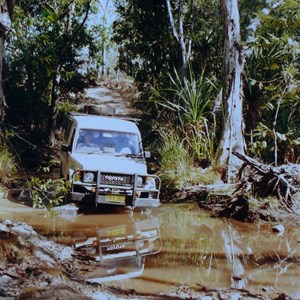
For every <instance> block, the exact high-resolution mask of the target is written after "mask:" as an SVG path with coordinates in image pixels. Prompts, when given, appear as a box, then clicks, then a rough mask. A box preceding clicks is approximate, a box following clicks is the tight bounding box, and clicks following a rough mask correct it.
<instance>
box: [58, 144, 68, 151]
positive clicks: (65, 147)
mask: <svg viewBox="0 0 300 300" xmlns="http://www.w3.org/2000/svg"><path fill="white" fill-rule="evenodd" d="M60 149H61V151H62V152H68V151H69V150H70V147H69V145H67V144H62V145H61V148H60Z"/></svg>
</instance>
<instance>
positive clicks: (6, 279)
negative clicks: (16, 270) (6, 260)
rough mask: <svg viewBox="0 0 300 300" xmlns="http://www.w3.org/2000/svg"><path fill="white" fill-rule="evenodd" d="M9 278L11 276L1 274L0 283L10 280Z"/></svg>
mask: <svg viewBox="0 0 300 300" xmlns="http://www.w3.org/2000/svg"><path fill="white" fill-rule="evenodd" d="M11 279H12V278H11V277H10V276H7V275H3V276H1V277H0V285H2V284H6V283H8V282H9V281H11Z"/></svg>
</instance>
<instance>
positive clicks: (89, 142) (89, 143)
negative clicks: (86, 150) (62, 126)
mask: <svg viewBox="0 0 300 300" xmlns="http://www.w3.org/2000/svg"><path fill="white" fill-rule="evenodd" d="M83 147H91V148H95V147H98V146H97V145H96V144H95V142H94V138H93V134H92V132H89V131H86V132H85V134H84V136H83V138H82V139H79V140H78V144H77V147H76V148H77V149H80V148H83Z"/></svg>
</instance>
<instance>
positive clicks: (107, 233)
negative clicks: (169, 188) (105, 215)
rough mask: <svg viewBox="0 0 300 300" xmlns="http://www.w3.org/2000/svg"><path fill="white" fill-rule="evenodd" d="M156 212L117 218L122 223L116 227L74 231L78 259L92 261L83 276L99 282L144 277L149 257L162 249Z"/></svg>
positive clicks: (134, 213) (136, 211)
mask: <svg viewBox="0 0 300 300" xmlns="http://www.w3.org/2000/svg"><path fill="white" fill-rule="evenodd" d="M154 212H155V209H154V210H153V209H151V210H150V209H146V210H137V209H134V210H133V211H132V212H129V213H128V214H127V216H128V219H125V220H124V218H116V219H119V222H118V224H114V226H108V227H103V224H99V226H96V227H94V228H86V229H85V230H81V231H79V232H77V233H76V232H74V233H73V234H74V248H75V251H76V253H77V256H78V257H80V258H82V259H86V260H88V261H89V264H88V268H87V269H85V270H82V271H81V272H80V273H81V275H82V276H84V277H85V279H86V280H87V281H90V282H98V283H99V282H106V281H112V280H123V279H127V278H133V277H138V276H141V275H142V274H143V271H144V265H145V257H146V256H147V255H151V254H156V253H158V252H159V251H160V250H161V239H160V229H159V219H158V217H157V215H156V216H155V215H154ZM156 212H157V210H156ZM123 216H124V215H123Z"/></svg>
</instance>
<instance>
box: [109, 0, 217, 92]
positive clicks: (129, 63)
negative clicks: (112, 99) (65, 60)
mask: <svg viewBox="0 0 300 300" xmlns="http://www.w3.org/2000/svg"><path fill="white" fill-rule="evenodd" d="M115 5H116V11H117V13H118V15H119V18H118V19H117V20H116V21H115V22H114V27H113V30H114V41H115V42H116V43H117V44H118V45H120V46H121V47H120V48H119V58H118V59H119V61H118V67H119V68H120V70H122V71H124V72H125V73H126V74H127V75H130V76H132V77H133V78H134V79H135V81H136V82H137V83H138V86H139V88H140V89H141V90H143V91H147V90H148V87H149V86H155V85H157V84H158V85H159V86H163V85H164V84H165V82H166V80H167V74H168V73H170V72H172V70H173V69H179V68H180V66H181V55H180V49H179V45H178V42H177V41H176V40H175V38H174V36H173V33H172V30H171V28H170V23H169V18H168V13H167V8H166V3H165V1H164V0H155V1H149V0H147V1H139V0H117V1H116V4H115ZM184 5H185V9H184V15H183V21H184V33H185V36H186V37H191V39H192V52H191V53H192V60H191V67H192V68H193V69H194V70H195V71H196V72H201V70H203V69H206V72H207V74H210V75H214V76H219V77H220V74H221V69H222V67H221V65H222V60H221V55H220V49H222V46H221V45H222V37H221V32H222V31H221V30H220V28H221V25H220V24H221V18H220V14H219V1H218V0H213V1H204V0H199V1H196V2H194V5H191V2H185V3H184ZM172 6H173V7H174V8H175V9H174V17H175V23H176V22H177V21H178V20H177V14H176V7H178V1H172ZM192 21H194V24H193V22H192ZM214 28H217V30H214Z"/></svg>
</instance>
